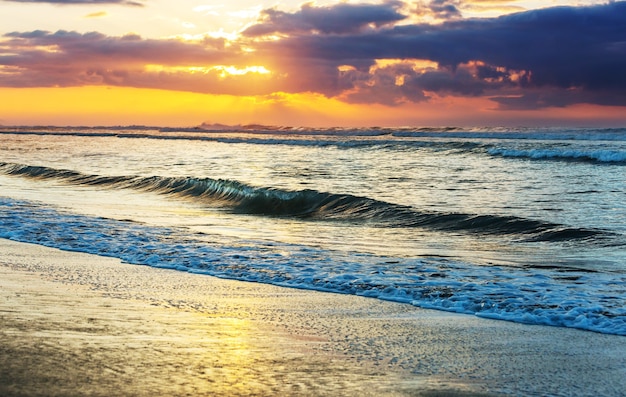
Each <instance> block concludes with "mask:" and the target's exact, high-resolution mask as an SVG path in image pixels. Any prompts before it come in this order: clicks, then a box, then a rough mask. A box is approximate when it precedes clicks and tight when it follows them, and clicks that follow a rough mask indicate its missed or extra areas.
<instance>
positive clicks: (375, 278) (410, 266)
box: [0, 197, 626, 336]
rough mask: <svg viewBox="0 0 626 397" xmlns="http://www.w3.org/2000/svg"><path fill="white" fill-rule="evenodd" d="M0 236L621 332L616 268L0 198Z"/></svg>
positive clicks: (622, 283)
mask: <svg viewBox="0 0 626 397" xmlns="http://www.w3.org/2000/svg"><path fill="white" fill-rule="evenodd" d="M0 238H7V239H11V240H15V241H22V242H29V243H35V244H41V245H45V246H50V247H55V248H60V249H64V250H68V251H78V252H87V253H91V254H96V255H101V256H109V257H115V258H119V259H121V260H123V261H125V262H127V263H131V264H139V265H148V266H153V267H161V268H170V269H176V270H179V271H188V272H191V273H200V274H208V275H213V276H217V277H224V278H231V279H237V280H245V281H254V282H263V283H268V284H274V285H280V286H285V287H293V288H304V289H311V290H319V291H328V292H338V293H345V294H354V295H360V296H367V297H371V298H378V299H384V300H391V301H396V302H402V303H408V304H412V305H415V306H419V307H424V308H429V309H437V310H446V311H451V312H457V313H466V314H473V315H477V316H480V317H488V318H494V319H500V320H507V321H514V322H520V323H528V324H544V325H552V326H560V327H572V328H579V329H584V330H590V331H596V332H602V333H609V334H617V335H625V336H626V309H625V308H624V304H623V302H624V301H623V296H620V293H619V291H623V290H624V288H625V287H626V277H625V275H624V274H623V273H601V272H585V271H581V270H576V269H549V268H546V269H542V268H528V269H516V268H508V267H504V266H475V265H472V264H468V263H464V262H459V261H451V260H447V259H441V258H394V257H383V256H375V255H365V254H361V255H359V256H358V257H346V256H343V255H341V254H338V253H336V252H333V251H329V250H323V249H318V248H314V247H308V246H300V245H293V244H277V243H271V244H269V245H268V244H264V243H263V242H257V243H255V242H251V243H252V244H253V246H251V247H249V246H245V245H244V246H242V245H241V244H237V245H236V246H224V245H220V244H214V243H212V242H211V241H201V240H199V239H198V238H197V236H195V235H190V234H188V233H186V231H185V230H179V229H172V228H162V227H150V226H147V225H143V224H137V223H133V222H125V221H116V220H112V219H105V218H94V217H89V216H81V215H76V214H69V213H63V212H61V211H58V210H55V209H53V208H50V207H45V206H42V205H39V204H37V203H33V202H26V201H16V200H11V199H6V198H2V197H0ZM313 258H314V259H313ZM616 291H617V292H616Z"/></svg>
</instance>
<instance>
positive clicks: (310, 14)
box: [244, 1, 406, 37]
mask: <svg viewBox="0 0 626 397" xmlns="http://www.w3.org/2000/svg"><path fill="white" fill-rule="evenodd" d="M402 5H403V3H401V2H399V1H388V2H386V3H383V4H376V5H374V4H347V3H342V4H337V5H334V6H326V7H316V6H313V5H311V4H305V5H303V6H302V8H301V9H300V10H299V11H297V12H295V13H291V14H290V13H286V12H282V11H278V10H276V9H268V10H264V11H262V13H261V20H260V22H259V23H257V24H255V25H253V26H251V27H249V28H248V29H246V30H245V31H244V34H245V35H246V36H250V37H253V36H261V35H268V34H274V33H283V34H292V33H296V32H300V33H303V32H306V33H309V32H321V33H355V32H359V31H361V30H362V29H364V28H367V27H370V26H374V27H381V26H384V25H388V24H391V23H394V22H398V21H401V20H403V19H405V18H406V16H405V15H402V14H400V13H399V12H398V9H399V8H400V7H401V6H402Z"/></svg>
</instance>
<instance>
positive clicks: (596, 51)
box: [0, 0, 626, 110]
mask: <svg viewBox="0 0 626 397" xmlns="http://www.w3.org/2000/svg"><path fill="white" fill-rule="evenodd" d="M427 5H428V6H429V7H430V8H429V10H430V11H429V12H438V13H440V15H443V16H445V17H446V18H447V19H446V20H444V21H443V22H440V23H433V24H428V23H411V20H410V19H408V17H407V16H405V13H406V12H407V11H408V10H410V9H411V7H409V6H407V5H406V4H403V3H399V2H397V1H391V2H386V3H382V4H377V5H373V4H349V3H341V4H337V5H333V6H324V7H318V6H313V5H310V4H309V5H304V6H302V7H301V8H300V9H299V10H297V11H295V12H292V13H287V12H283V11H278V10H276V9H269V10H265V11H262V12H261V16H260V17H259V20H258V21H257V23H256V24H253V25H251V26H250V27H248V28H247V29H246V30H245V31H244V32H243V33H242V35H241V36H240V37H238V38H236V39H233V40H226V39H224V38H211V37H208V36H207V37H205V38H204V39H202V40H198V41H194V42H189V41H186V42H185V41H179V40H174V39H168V40H166V39H144V38H141V37H139V36H137V35H127V36H121V37H111V36H106V35H103V34H101V33H97V32H90V33H78V32H69V31H63V30H61V31H58V32H54V33H51V32H46V31H39V30H36V31H31V32H13V33H8V34H6V35H5V36H4V37H3V39H2V40H0V85H1V86H13V87H19V86H28V87H33V86H78V85H98V84H107V85H119V86H132V87H151V88H164V89H171V90H183V91H184V90H186V91H194V92H207V93H224V94H241V95H252V94H271V93H273V92H287V93H302V92H312V93H319V94H323V95H325V96H327V97H334V98H338V99H341V100H343V101H346V102H359V103H382V104H385V105H389V106H395V105H399V104H402V103H406V102H416V103H418V102H424V101H428V100H430V99H431V98H434V97H446V96H452V97H484V98H490V99H492V100H493V101H494V104H495V105H496V106H498V107H499V108H500V109H504V110H507V109H539V108H545V107H564V106H569V105H573V104H577V103H591V104H598V105H614V106H615V105H616V106H626V73H624V70H626V29H624V26H626V2H624V1H621V2H610V3H607V4H603V5H596V6H587V7H553V8H545V9H539V10H533V11H527V12H520V13H516V14H509V15H505V16H501V17H497V18H480V19H463V18H460V17H459V16H458V14H457V13H456V11H454V10H458V7H457V6H456V2H455V1H452V0H446V1H429V2H428V3H427ZM448 6H454V8H450V7H448ZM441 13H443V14H441ZM231 66H232V69H229V68H228V67H231ZM256 66H264V67H265V68H266V69H267V70H269V71H271V73H257V72H256V71H259V70H262V69H260V68H258V67H256ZM228 70H233V71H236V73H226V71H228ZM241 71H243V72H241Z"/></svg>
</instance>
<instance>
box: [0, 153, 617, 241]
mask: <svg viewBox="0 0 626 397" xmlns="http://www.w3.org/2000/svg"><path fill="white" fill-rule="evenodd" d="M0 172H3V173H5V174H7V175H15V176H22V177H28V178H36V179H55V180H60V181H63V182H65V183H68V184H74V185H88V186H97V187H104V188H115V189H135V190H141V191H149V192H156V193H159V194H164V195H169V196H176V197H180V198H187V199H192V200H195V201H200V202H202V203H204V204H207V205H210V206H219V207H225V208H230V209H231V210H232V211H233V212H235V213H243V214H254V215H262V216H278V217H295V218H300V219H308V220H317V221H352V222H354V221H359V222H367V223H369V224H371V225H372V226H379V227H421V228H430V229H434V230H440V231H448V232H451V231H454V232H458V231H463V232H471V233H480V234H506V235H511V236H518V237H521V238H523V239H525V240H530V241H563V240H597V241H602V240H603V239H604V238H605V237H609V236H610V235H611V233H610V232H608V231H603V230H599V229H592V228H572V227H568V226H565V225H560V224H555V223H551V222H545V221H541V220H533V219H526V218H521V217H516V216H502V215H478V214H465V213H457V212H426V211H419V210H417V209H415V208H413V207H409V206H403V205H399V204H394V203H389V202H384V201H380V200H375V199H371V198H368V197H359V196H354V195H350V194H336V193H325V192H320V191H316V190H311V189H307V190H299V191H288V190H281V189H275V188H269V187H254V186H250V185H246V184H243V183H241V182H237V181H232V180H224V179H210V178H202V179H199V178H184V177H160V176H154V177H139V176H98V175H86V174H82V173H80V172H76V171H71V170H58V169H54V168H49V167H41V166H29V165H22V164H12V163H0Z"/></svg>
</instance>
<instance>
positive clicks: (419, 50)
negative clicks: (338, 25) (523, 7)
mask: <svg viewBox="0 0 626 397" xmlns="http://www.w3.org/2000/svg"><path fill="white" fill-rule="evenodd" d="M444 3H445V2H441V4H444ZM329 10H332V9H329ZM290 15H296V14H290ZM287 19H288V18H287ZM273 22H275V23H276V25H277V26H274V28H273V30H274V31H282V28H281V26H283V25H281V24H280V22H281V21H279V20H273ZM266 25H267V21H264V22H262V23H261V25H257V26H263V27H264V29H265V30H266V31H269V29H267V27H266ZM625 27H626V2H611V3H608V4H604V5H599V6H590V7H555V8H548V9H540V10H534V11H528V12H522V13H517V14H511V15H506V16H502V17H499V18H492V19H468V20H454V21H448V22H445V23H442V24H439V25H429V24H414V25H404V26H391V27H384V28H381V29H377V30H365V31H358V32H354V31H353V30H349V31H346V32H343V33H345V34H342V35H338V34H333V35H330V34H304V33H299V32H294V33H292V36H291V37H289V38H287V39H283V40H280V41H277V42H268V43H264V44H262V45H263V46H265V48H264V49H265V50H266V51H269V52H271V53H274V54H288V56H289V57H295V58H296V59H302V60H310V59H315V60H316V62H318V63H324V62H325V63H327V64H329V65H335V66H338V65H354V66H355V67H356V68H357V69H358V70H361V71H364V68H366V67H367V66H368V65H373V64H374V60H376V59H426V60H431V61H434V62H437V63H439V65H440V66H441V70H440V74H439V75H438V76H437V79H435V80H437V81H434V80H433V79H431V78H427V77H429V76H421V77H419V78H417V81H418V83H415V81H414V80H415V79H413V81H414V83H415V89H422V90H425V91H439V90H442V89H445V91H446V92H455V93H460V94H462V95H468V96H471V95H479V94H485V95H487V94H490V95H494V96H498V94H497V93H496V92H490V91H489V89H490V86H493V88H502V86H503V85H502V84H496V85H495V86H494V84H492V83H491V81H493V79H489V78H488V77H489V76H486V75H484V73H485V72H487V71H491V73H494V72H495V71H498V70H499V71H500V72H498V73H501V74H502V73H504V74H505V75H509V76H510V78H508V83H509V84H506V89H507V92H502V93H501V94H500V96H507V97H508V98H506V99H504V98H498V99H497V101H498V103H501V104H502V105H503V106H506V107H514V106H515V105H514V102H515V101H516V99H515V96H511V97H509V95H510V94H511V88H512V87H513V86H516V88H517V89H518V93H521V94H520V95H518V97H519V101H521V102H523V103H520V106H521V107H523V108H528V107H529V102H532V98H533V97H534V96H533V95H534V94H533V95H524V90H527V89H528V90H531V89H532V90H537V89H545V90H546V91H553V90H556V91H557V92H559V95H553V94H550V95H545V96H541V100H539V99H538V100H537V101H536V103H535V105H534V106H535V107H545V106H552V105H556V106H562V104H563V103H579V102H588V103H597V104H607V103H609V104H618V105H626V97H625V94H624V93H626V73H625V72H624V71H625V70H626V28H625ZM255 30H256V28H255V26H252V27H251V28H250V29H249V31H255ZM286 30H287V29H286ZM286 30H285V31H286ZM472 61H481V62H483V63H484V64H485V65H486V66H485V67H484V70H483V71H482V72H480V71H479V73H477V74H476V75H475V76H473V77H472V78H473V79H475V80H476V81H475V84H473V86H477V87H480V86H481V85H482V86H483V89H482V90H479V89H470V90H469V91H468V90H467V86H468V84H467V81H466V80H467V79H459V78H458V76H455V73H457V68H458V67H459V65H462V64H466V63H469V62H472ZM481 73H483V75H481ZM519 73H522V74H523V75H524V78H522V79H515V78H514V75H515V74H519ZM444 76H447V78H444ZM312 77H313V76H312ZM327 77H328V76H327ZM371 77H372V81H370V83H369V84H370V85H371V84H374V85H375V84H376V81H375V80H376V79H375V76H371ZM430 77H433V76H430ZM420 80H421V82H420ZM444 81H445V83H444ZM313 85H314V82H313V81H311V86H313ZM326 86H328V84H326ZM470 86H472V84H470ZM337 87H338V88H345V84H342V83H338V84H337ZM394 89H395V88H394ZM328 94H336V93H331V92H329V93H328ZM376 97H377V96H376V95H372V100H373V101H375V100H376ZM505 104H506V105H505ZM530 107H532V106H530Z"/></svg>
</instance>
